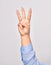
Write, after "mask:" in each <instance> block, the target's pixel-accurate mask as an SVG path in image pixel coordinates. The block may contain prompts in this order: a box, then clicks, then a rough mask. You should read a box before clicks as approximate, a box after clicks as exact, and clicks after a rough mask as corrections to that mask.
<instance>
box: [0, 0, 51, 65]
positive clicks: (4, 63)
mask: <svg viewBox="0 0 51 65" xmlns="http://www.w3.org/2000/svg"><path fill="white" fill-rule="evenodd" d="M21 6H23V7H24V8H25V11H26V15H27V13H28V10H29V8H30V7H31V8H32V18H31V23H30V26H31V33H30V35H31V41H32V45H33V48H34V50H35V51H36V55H37V58H38V60H39V61H40V62H43V63H49V62H51V0H0V65H23V63H22V61H21V53H20V47H21V39H20V35H19V32H18V28H17V24H18V22H19V21H18V18H17V16H16V8H17V9H19V11H20V12H21Z"/></svg>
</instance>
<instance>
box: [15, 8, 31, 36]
mask: <svg viewBox="0 0 51 65" xmlns="http://www.w3.org/2000/svg"><path fill="white" fill-rule="evenodd" d="M21 12H22V16H21V15H20V12H19V11H18V10H16V14H17V16H18V20H19V23H18V30H19V32H20V35H21V36H24V35H29V34H30V20H31V15H32V9H31V8H30V9H29V11H28V16H27V18H26V14H25V10H24V8H23V7H22V8H21Z"/></svg>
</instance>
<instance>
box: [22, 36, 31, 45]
mask: <svg viewBox="0 0 51 65" xmlns="http://www.w3.org/2000/svg"><path fill="white" fill-rule="evenodd" d="M30 43H31V39H30V35H24V36H21V45H22V46H26V45H28V44H30Z"/></svg>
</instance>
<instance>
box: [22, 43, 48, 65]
mask: <svg viewBox="0 0 51 65" xmlns="http://www.w3.org/2000/svg"><path fill="white" fill-rule="evenodd" d="M21 59H22V61H23V64H24V65H47V64H42V63H40V62H39V61H38V59H37V58H36V54H35V51H34V50H33V47H32V43H30V44H28V45H27V46H21ZM48 65H49V64H48Z"/></svg>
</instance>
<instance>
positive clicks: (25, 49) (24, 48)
mask: <svg viewBox="0 0 51 65" xmlns="http://www.w3.org/2000/svg"><path fill="white" fill-rule="evenodd" d="M20 50H21V53H22V54H26V53H29V52H30V51H32V50H33V47H32V43H29V44H28V45H26V46H21V48H20Z"/></svg>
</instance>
